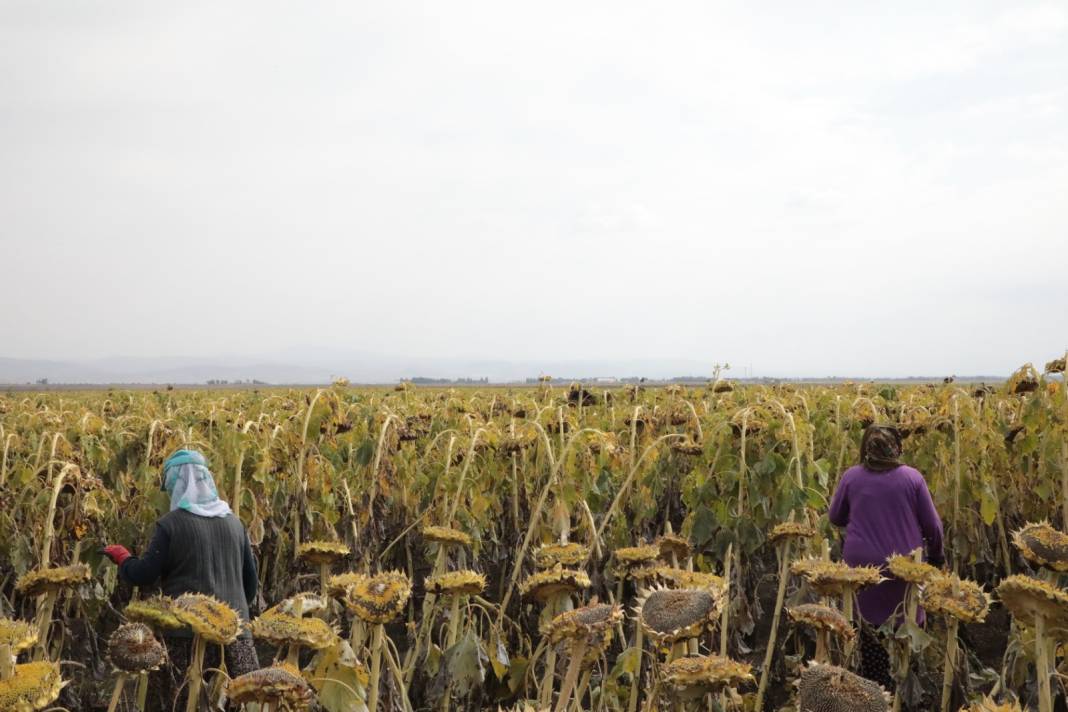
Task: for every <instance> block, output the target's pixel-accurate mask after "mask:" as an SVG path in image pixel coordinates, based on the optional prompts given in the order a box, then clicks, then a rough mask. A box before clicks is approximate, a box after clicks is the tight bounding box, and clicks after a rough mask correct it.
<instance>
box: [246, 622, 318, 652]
mask: <svg viewBox="0 0 1068 712" xmlns="http://www.w3.org/2000/svg"><path fill="white" fill-rule="evenodd" d="M250 628H251V629H252V637H254V638H256V639H257V640H265V641H267V642H268V643H270V644H271V645H274V646H276V647H280V646H283V645H299V646H300V647H302V648H310V649H312V650H322V649H323V648H329V647H330V646H331V645H333V644H334V643H336V642H337V634H336V633H335V632H334V630H333V629H332V628H331V627H330V626H329V625H328V624H327V622H326V621H324V620H323V619H322V618H297V617H296V616H291V615H286V614H285V613H274V614H272V615H262V616H260V617H259V618H257V619H256V620H254V621H252V625H251V626H250Z"/></svg>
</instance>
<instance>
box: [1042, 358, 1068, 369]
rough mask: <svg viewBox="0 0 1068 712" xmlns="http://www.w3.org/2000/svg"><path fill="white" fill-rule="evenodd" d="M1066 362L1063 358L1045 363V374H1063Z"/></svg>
mask: <svg viewBox="0 0 1068 712" xmlns="http://www.w3.org/2000/svg"><path fill="white" fill-rule="evenodd" d="M1066 360H1068V359H1066V358H1065V357H1064V356H1061V357H1060V358H1055V359H1053V360H1052V361H1047V362H1046V368H1045V369H1043V370H1044V371H1045V372H1046V373H1064V367H1065V361H1066Z"/></svg>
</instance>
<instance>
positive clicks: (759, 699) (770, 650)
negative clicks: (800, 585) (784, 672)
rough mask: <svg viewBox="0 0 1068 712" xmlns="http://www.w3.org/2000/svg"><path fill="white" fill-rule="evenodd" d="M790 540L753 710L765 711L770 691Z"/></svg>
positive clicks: (784, 552) (782, 552) (783, 550)
mask: <svg viewBox="0 0 1068 712" xmlns="http://www.w3.org/2000/svg"><path fill="white" fill-rule="evenodd" d="M790 544H791V542H790V538H789V537H786V539H785V540H784V542H783V544H782V546H781V547H780V548H779V589H778V591H777V592H776V594H775V613H774V615H772V618H771V632H770V633H769V635H768V647H767V649H766V650H765V651H764V666H763V667H762V668H761V669H760V685H759V686H758V687H757V696H756V704H755V705H754V707H753V709H757V710H762V709H764V693H765V692H767V689H768V676H769V673H770V672H771V661H772V658H773V657H774V656H775V638H777V637H778V632H779V621H780V620H781V619H782V604H783V601H784V600H786V582H787V581H788V580H789V576H788V575H787V574H788V573H789V570H788V567H789V566H790Z"/></svg>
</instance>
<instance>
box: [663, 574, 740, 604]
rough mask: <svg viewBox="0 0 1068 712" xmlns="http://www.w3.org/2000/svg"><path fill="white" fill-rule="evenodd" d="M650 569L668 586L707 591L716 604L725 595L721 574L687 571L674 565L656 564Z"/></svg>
mask: <svg viewBox="0 0 1068 712" xmlns="http://www.w3.org/2000/svg"><path fill="white" fill-rule="evenodd" d="M652 571H653V574H654V575H655V576H656V578H657V579H659V580H660V581H662V582H663V583H664V585H666V586H667V587H668V588H695V589H703V590H705V591H708V592H709V593H711V594H712V597H713V598H715V599H716V605H717V606H719V605H722V603H723V599H724V598H725V597H726V595H727V582H726V581H725V580H724V579H723V577H722V576H717V575H716V574H710V573H705V572H703V571H687V570H686V569H677V568H675V567H674V566H657V567H654V568H653V570H652Z"/></svg>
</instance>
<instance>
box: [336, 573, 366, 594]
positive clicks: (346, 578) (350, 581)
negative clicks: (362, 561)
mask: <svg viewBox="0 0 1068 712" xmlns="http://www.w3.org/2000/svg"><path fill="white" fill-rule="evenodd" d="M366 578H367V574H361V573H360V572H358V571H349V572H346V573H343V574H336V575H334V576H328V577H327V579H326V591H327V593H329V594H330V595H331V596H333V597H334V598H338V599H344V598H345V594H346V593H347V592H348V590H349V589H350V588H352V587H353V586H355V585H356V584H358V583H360V582H361V581H363V580H364V579H366Z"/></svg>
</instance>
